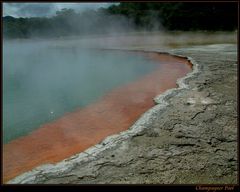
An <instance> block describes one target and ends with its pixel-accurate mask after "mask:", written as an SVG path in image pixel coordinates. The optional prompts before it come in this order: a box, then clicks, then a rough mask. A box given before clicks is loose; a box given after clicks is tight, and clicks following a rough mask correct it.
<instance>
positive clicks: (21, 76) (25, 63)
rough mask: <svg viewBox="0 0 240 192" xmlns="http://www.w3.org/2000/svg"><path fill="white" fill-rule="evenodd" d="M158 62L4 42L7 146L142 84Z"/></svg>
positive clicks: (137, 55) (48, 45)
mask: <svg viewBox="0 0 240 192" xmlns="http://www.w3.org/2000/svg"><path fill="white" fill-rule="evenodd" d="M155 62H156V61H153V60H150V59H148V58H146V57H145V56H144V55H143V54H140V53H134V52H123V51H104V50H96V49H82V48H80V47H76V46H75V47H73V46H69V45H68V46H61V47H59V46H55V45H54V42H51V43H50V42H49V43H47V42H42V43H41V42H39V43H36V42H31V41H26V42H25V41H4V44H3V140H4V143H7V142H9V141H11V140H13V139H16V138H18V137H20V136H23V135H26V134H28V133H30V132H31V131H33V130H35V129H37V128H38V127H39V126H41V125H42V124H44V123H46V122H49V121H52V120H54V119H56V118H58V117H60V116H62V115H64V114H65V113H67V112H71V111H74V110H76V109H77V108H82V107H84V106H86V105H88V104H90V103H93V102H95V101H96V100H97V99H99V98H101V97H102V96H103V95H105V94H106V93H108V92H109V91H110V90H112V89H114V88H116V87H118V86H121V85H124V84H127V83H128V82H131V81H133V80H137V79H138V78H140V77H141V76H143V75H144V74H147V73H149V72H151V71H153V70H154V69H155V67H156V63H155Z"/></svg>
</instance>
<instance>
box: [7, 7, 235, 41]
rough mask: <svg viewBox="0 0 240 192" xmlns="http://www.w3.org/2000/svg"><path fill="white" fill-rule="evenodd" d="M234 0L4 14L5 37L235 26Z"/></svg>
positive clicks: (223, 28) (213, 29)
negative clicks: (31, 14)
mask: <svg viewBox="0 0 240 192" xmlns="http://www.w3.org/2000/svg"><path fill="white" fill-rule="evenodd" d="M237 6H238V5H237V3H234V2H232V3H231V2H228V3H226V2H225V3H223V2H207V3H203V2H191V3H190V2H185V3H184V2H172V3H170V2H162V3H160V2H150V3H147V2H144V3H136V2H122V3H119V4H117V5H111V6H110V7H108V8H99V9H98V10H85V11H84V12H81V13H76V12H75V11H74V10H73V9H62V10H60V11H57V12H56V15H55V16H52V17H30V18H14V17H12V16H5V17H3V36H4V37H6V38H29V37H60V36H67V35H85V34H106V33H111V32H121V31H132V30H163V29H165V30H187V31H189V30H191V31H194V30H211V31H216V30H228V31H231V30H236V29H237V23H238V7H237Z"/></svg>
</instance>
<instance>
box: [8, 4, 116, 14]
mask: <svg viewBox="0 0 240 192" xmlns="http://www.w3.org/2000/svg"><path fill="white" fill-rule="evenodd" d="M112 4H113V3H3V16H13V17H44V16H47V17H48V16H52V15H55V13H56V11H58V10H61V9H63V8H71V9H74V10H75V11H76V12H81V11H83V10H86V9H98V8H100V7H108V6H110V5H112Z"/></svg>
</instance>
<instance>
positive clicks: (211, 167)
mask: <svg viewBox="0 0 240 192" xmlns="http://www.w3.org/2000/svg"><path fill="white" fill-rule="evenodd" d="M155 51H156V50H155ZM168 52H169V53H170V54H173V55H180V56H182V57H186V58H188V59H189V60H190V61H191V62H192V64H193V72H191V73H189V74H188V75H187V76H186V77H184V78H182V79H180V80H178V82H177V84H178V85H179V87H178V88H174V89H171V90H168V91H166V92H165V93H164V94H162V95H160V96H158V97H156V98H155V99H154V101H155V102H156V105H155V106H154V107H153V108H151V109H150V110H148V111H147V112H146V113H145V114H143V115H142V116H141V118H140V119H139V120H138V121H137V122H136V123H135V124H134V125H133V126H132V127H131V128H130V129H129V130H127V131H124V132H121V133H120V134H117V135H113V136H110V137H107V138H106V139H105V140H104V141H102V142H101V143H99V144H97V145H95V146H93V147H91V148H90V149H88V150H86V151H84V152H82V153H80V154H77V155H75V156H73V157H71V158H68V159H65V160H63V161H62V162H60V163H56V164H47V165H43V166H40V167H37V168H35V169H33V170H32V171H30V172H27V173H24V174H22V175H20V176H18V177H16V178H14V179H12V180H11V181H9V182H8V183H42V184H49V183H51V184H54V183H55V184H56V183H57V184H110V183H111V184H199V183H200V184H219V183H224V184H236V183H237V46H236V45H234V44H216V45H204V46H193V47H189V48H179V49H175V50H169V51H168Z"/></svg>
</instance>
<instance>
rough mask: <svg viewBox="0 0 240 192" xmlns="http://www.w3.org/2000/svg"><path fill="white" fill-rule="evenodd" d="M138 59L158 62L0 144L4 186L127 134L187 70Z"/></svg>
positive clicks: (168, 59)
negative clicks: (38, 168)
mask: <svg viewBox="0 0 240 192" xmlns="http://www.w3.org/2000/svg"><path fill="white" fill-rule="evenodd" d="M143 54H146V56H148V57H150V58H151V59H155V60H159V61H160V62H159V63H160V64H159V66H158V67H157V69H156V70H154V72H151V73H150V74H148V75H145V76H144V77H142V78H141V79H139V80H137V81H134V82H131V83H129V84H127V85H124V86H121V87H119V88H116V89H114V90H113V91H111V92H109V93H108V94H107V95H105V96H104V97H103V98H101V99H100V100H99V101H97V102H95V103H93V104H91V105H89V106H87V107H85V108H83V109H79V110H76V111H75V112H71V113H68V114H66V115H64V116H63V117H61V118H59V119H57V120H55V121H53V122H50V123H47V124H45V125H43V126H42V127H40V128H38V129H37V130H35V131H33V132H32V133H31V134H29V135H27V136H25V137H21V138H19V139H16V140H13V141H12V142H10V143H8V144H5V145H4V146H3V181H4V182H7V181H8V180H10V179H12V178H14V177H16V176H17V175H19V174H21V173H23V172H26V171H29V170H31V169H33V168H34V167H36V166H39V165H41V164H46V163H56V162H59V161H61V160H63V159H65V158H67V157H70V156H72V155H74V154H76V153H79V152H81V151H84V150H86V149H87V148H89V147H91V146H93V145H95V144H97V143H99V142H100V141H101V140H103V139H104V138H106V137H107V136H109V135H113V134H116V133H119V132H121V131H124V130H127V129H128V128H129V127H130V126H131V125H132V124H133V123H134V122H135V121H136V120H137V119H138V118H139V117H140V115H141V114H143V113H144V112H145V111H147V110H148V109H149V108H151V107H152V106H154V102H153V98H154V97H155V96H156V95H159V94H161V93H162V92H164V91H165V90H167V89H170V88H174V87H176V80H177V79H178V78H180V77H183V76H184V75H186V74H187V73H188V72H189V71H190V70H191V64H190V63H189V62H188V61H187V60H186V59H182V58H177V57H173V56H170V55H167V54H158V53H143Z"/></svg>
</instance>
